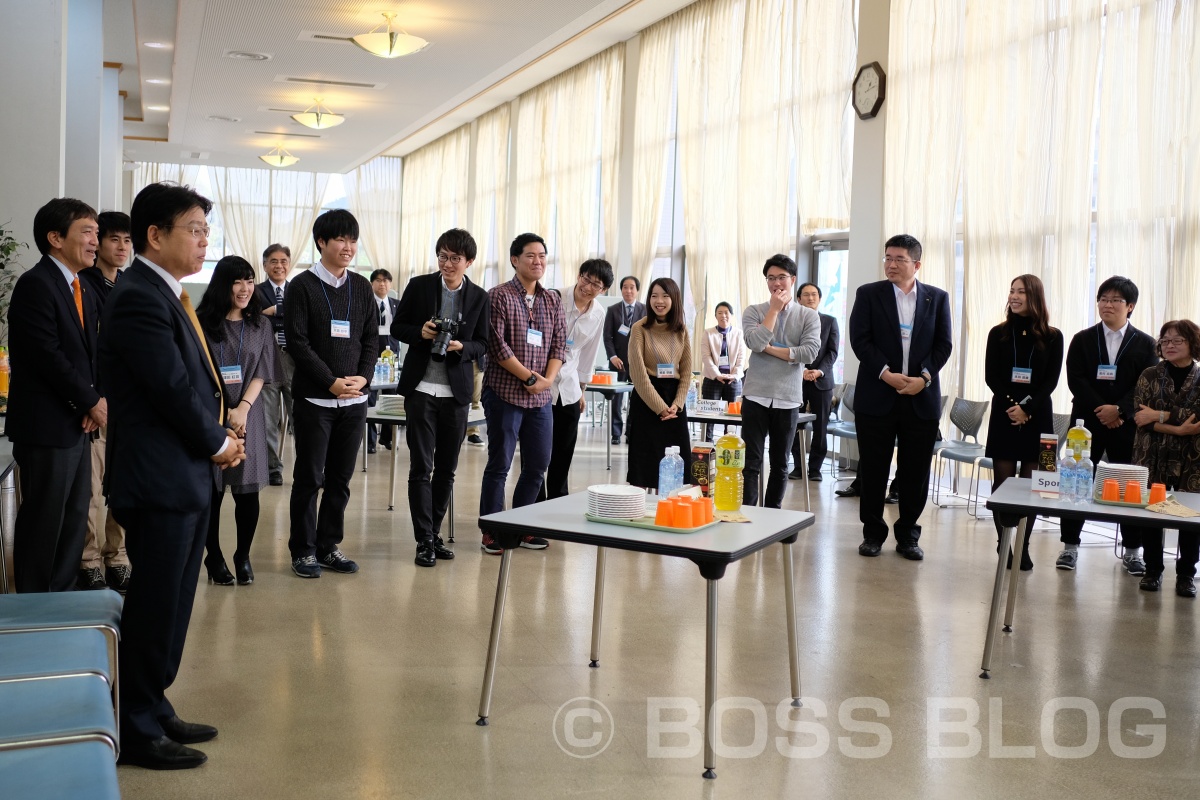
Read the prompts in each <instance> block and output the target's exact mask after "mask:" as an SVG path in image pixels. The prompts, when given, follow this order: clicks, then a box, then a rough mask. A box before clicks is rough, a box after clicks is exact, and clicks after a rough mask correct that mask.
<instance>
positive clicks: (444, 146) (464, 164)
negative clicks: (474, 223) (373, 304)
mask: <svg viewBox="0 0 1200 800" xmlns="http://www.w3.org/2000/svg"><path fill="white" fill-rule="evenodd" d="M470 140H471V136H470V126H468V125H464V126H462V127H461V128H458V129H456V130H454V131H452V132H450V133H448V134H446V135H445V136H443V137H441V138H440V139H436V140H434V141H432V142H430V143H429V144H427V145H425V146H424V147H422V148H420V149H419V150H415V151H413V152H412V153H409V154H408V155H407V156H405V157H404V164H403V180H402V185H403V189H402V193H401V215H400V260H399V263H397V264H396V272H395V274H394V277H395V278H396V285H397V286H401V287H402V286H404V285H406V284H407V283H408V279H409V278H411V277H412V276H413V275H420V274H423V273H425V272H429V271H430V270H433V269H435V268H436V267H437V254H436V253H434V251H433V246H434V244H435V243H436V242H437V238H438V236H440V235H441V234H442V233H443V232H444V231H445V230H447V229H449V228H453V227H456V226H458V225H460V224H463V225H465V224H466V221H467V220H466V216H467V169H468V163H469V162H468V159H469V157H470V152H469V149H470V143H471V141H470Z"/></svg>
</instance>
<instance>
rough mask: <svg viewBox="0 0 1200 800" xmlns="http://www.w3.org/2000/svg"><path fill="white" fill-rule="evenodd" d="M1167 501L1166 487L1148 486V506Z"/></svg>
mask: <svg viewBox="0 0 1200 800" xmlns="http://www.w3.org/2000/svg"><path fill="white" fill-rule="evenodd" d="M1166 499H1167V486H1166V484H1164V483H1152V484H1150V505H1154V504H1155V503H1161V502H1162V501H1163V500H1166Z"/></svg>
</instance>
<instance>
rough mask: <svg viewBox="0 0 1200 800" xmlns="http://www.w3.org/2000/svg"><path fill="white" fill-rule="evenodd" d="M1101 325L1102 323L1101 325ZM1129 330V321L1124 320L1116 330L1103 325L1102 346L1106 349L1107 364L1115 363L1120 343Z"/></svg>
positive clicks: (1119, 350)
mask: <svg viewBox="0 0 1200 800" xmlns="http://www.w3.org/2000/svg"><path fill="white" fill-rule="evenodd" d="M1101 324H1102V325H1103V324H1104V323H1101ZM1128 330H1129V320H1125V324H1124V325H1122V326H1121V327H1120V328H1118V329H1117V330H1115V331H1114V330H1113V329H1112V328H1110V327H1108V326H1107V325H1104V344H1105V345H1106V346H1107V348H1108V362H1107V363H1109V364H1116V363H1117V354H1118V353H1120V352H1121V342H1122V341H1123V340H1124V339H1125V333H1126V332H1127V331H1128Z"/></svg>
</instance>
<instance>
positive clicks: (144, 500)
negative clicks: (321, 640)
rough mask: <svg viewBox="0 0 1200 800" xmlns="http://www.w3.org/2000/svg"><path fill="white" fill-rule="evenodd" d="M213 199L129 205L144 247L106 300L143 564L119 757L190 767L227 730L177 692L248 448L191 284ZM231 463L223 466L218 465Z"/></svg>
mask: <svg viewBox="0 0 1200 800" xmlns="http://www.w3.org/2000/svg"><path fill="white" fill-rule="evenodd" d="M211 209H212V203H211V202H209V201H208V200H207V199H205V198H204V197H201V196H200V195H199V194H197V193H195V192H193V191H192V190H191V189H190V188H188V187H186V186H178V185H174V184H164V183H154V184H150V185H149V186H147V187H146V188H144V189H142V191H141V192H139V193H138V196H137V197H136V198H135V199H134V201H133V208H132V210H131V213H130V217H131V228H132V230H131V231H130V233H131V235H132V238H133V247H134V252H136V253H137V255H138V257H137V259H136V260H135V261H134V263H133V264H132V265H131V266H130V267H129V268H128V269H127V270H125V274H124V275H123V276H122V278H121V281H120V283H118V284H117V285H116V287H114V288H113V290H112V292H111V293H110V294H109V296H108V300H107V302H106V303H105V305H104V315H103V318H102V320H101V323H100V372H101V374H102V375H104V376H105V380H106V385H107V386H108V387H110V389H111V390H110V391H109V398H110V401H111V410H112V413H111V415H110V418H109V424H108V469H107V473H106V476H105V477H106V480H107V489H108V502H109V505H110V506H111V507H112V509H113V516H115V517H116V519H117V522H119V523H120V524H121V525H122V526H123V527H124V528H125V546H126V549H127V551H128V553H129V561H130V563H131V564H132V566H133V575H132V577H131V579H130V582H129V591H128V593H127V594H126V596H125V608H124V610H123V611H122V614H121V650H120V675H121V677H120V681H121V685H120V689H121V757H120V760H121V763H123V764H135V765H137V766H142V767H148V768H151V769H186V768H190V767H197V766H199V765H200V764H203V763H204V762H205V761H206V760H207V757H206V756H205V755H204V754H203V753H201V752H200V751H199V750H194V749H192V748H190V747H187V746H186V745H188V744H194V743H197V742H203V741H207V740H209V739H212V738H213V737H214V736H216V735H217V730H216V728H213V727H211V726H208V725H200V724H196V723H190V722H184V721H183V720H181V719H180V718H179V717H178V715H176V713H175V709H174V708H173V707H172V706H171V702H170V701H169V700H168V699H167V698H166V690H167V689H168V688H169V687H170V686H171V684H172V683H173V682H174V680H175V676H176V675H177V674H178V673H179V663H180V660H181V658H182V656H183V646H184V641H185V639H186V638H187V629H188V621H189V620H190V618H191V615H192V601H193V599H194V598H195V595H196V579H197V577H198V576H199V574H200V562H201V556H202V555H203V553H204V541H205V537H206V534H207V532H208V514H209V505H210V503H211V500H212V494H213V491H214V490H215V489H216V488H217V486H218V485H219V484H218V481H219V475H220V469H223V468H226V467H230V466H236V465H237V464H239V463H241V461H242V459H243V457H244V452H245V451H244V448H243V442H242V441H241V440H240V439H238V438H236V437H235V436H234V435H233V434H232V433H231V432H230V431H228V430H226V429H225V427H224V419H225V413H226V408H225V403H224V395H223V387H222V386H221V382H220V379H219V377H218V374H217V372H216V369H215V367H214V365H213V360H212V358H211V355H210V353H209V351H208V347H207V344H206V343H205V341H204V337H203V335H202V334H201V333H200V324H199V322H198V321H197V320H196V318H195V310H194V308H193V306H192V302H191V298H190V297H189V296H188V293H187V292H186V291H185V290H184V289H183V286H182V284H181V283H180V281H181V280H182V279H183V278H184V277H186V276H188V275H192V274H195V273H197V272H199V271H200V269H201V267H202V266H203V265H204V253H205V249H206V248H207V247H208V231H209V229H208V223H207V222H206V221H205V216H206V215H207V214H208V212H209V211H210V210H211ZM219 468H220V469H219Z"/></svg>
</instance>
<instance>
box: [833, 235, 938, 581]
mask: <svg viewBox="0 0 1200 800" xmlns="http://www.w3.org/2000/svg"><path fill="white" fill-rule="evenodd" d="M883 265H884V274H885V275H887V280H883V281H876V282H875V283H868V284H865V285H863V286H860V287H859V288H858V293H857V295H856V296H855V298H854V309H853V310H852V311H851V312H850V346H851V347H852V348H854V354H855V355H856V356H858V361H859V365H858V382H857V386H856V389H855V398H854V419H855V425H856V426H857V429H858V450H859V462H858V477H859V481H860V484H859V485H860V491H861V493H862V494H861V498H860V501H859V511H858V515H859V519H860V520H861V521H862V524H863V543H862V544H861V545H860V546H859V548H858V552H859V555H863V556H877V555H879V551H880V549H881V547H882V545H883V543H884V542H885V541H886V540H887V535H888V527H887V523H886V522H884V520H883V500H884V493H885V492H886V490H887V478H888V472H889V471H890V469H891V463H892V453H893V449H894V448H895V446H896V445H897V444H898V445H899V455H898V456H897V469H896V477H897V482H898V484H899V485H898V487H897V488H898V490H899V494H900V518H899V519H898V520H897V521H896V525H895V528H894V531H895V536H896V550H897V551H898V552H899V553H900V555H902V556H904V557H905V558H907V559H909V560H910V561H920V560H921V559H922V558H924V557H925V554H924V552H923V551H922V550H921V548H920V546H919V545H918V544H917V541H918V540H919V539H920V538H921V526H920V525H918V524H917V519H918V518H919V517H920V516H921V512H922V511H924V510H925V501H926V497H927V496H928V494H929V466H930V462H931V461H932V460H933V443H934V441H935V440H936V438H937V429H938V418H939V417H940V416H941V413H942V408H941V406H942V403H941V394H940V392H941V388H940V385H939V383H938V372H939V371H940V370H941V368H942V366H943V365H945V363H946V361H948V360H949V358H950V351H951V350H952V349H953V348H954V342H953V340H952V338H951V332H950V298H949V296H948V295H947V294H946V293H945V292H944V291H942V290H941V289H938V288H935V287H933V286H927V285H926V284H924V283H919V282H918V281H917V270H919V269H920V268H921V243H920V242H918V241H917V240H916V239H915V238H914V237H912V236H909V235H907V234H901V235H899V236H893V237H892V238H890V239H888V240H887V242H886V243H885V245H884V259H883Z"/></svg>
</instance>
